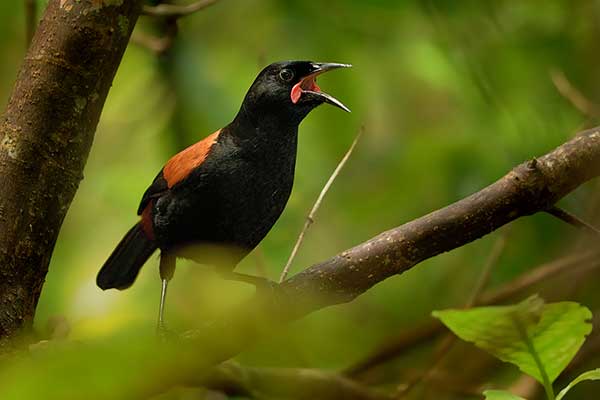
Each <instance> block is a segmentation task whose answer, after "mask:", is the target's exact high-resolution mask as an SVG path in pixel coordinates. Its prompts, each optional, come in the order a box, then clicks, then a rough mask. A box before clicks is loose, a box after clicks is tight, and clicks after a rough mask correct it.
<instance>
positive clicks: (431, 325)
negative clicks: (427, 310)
mask: <svg viewBox="0 0 600 400" xmlns="http://www.w3.org/2000/svg"><path fill="white" fill-rule="evenodd" d="M599 255H600V254H599V253H598V252H596V251H592V252H585V253H581V254H576V255H570V256H566V257H563V258H560V259H557V260H554V261H551V262H549V263H546V264H543V265H540V266H539V267H537V268H534V269H532V270H531V271H530V272H527V273H525V274H523V275H521V276H518V277H517V278H515V279H514V280H512V281H510V282H508V283H507V284H505V285H503V286H501V287H499V288H497V289H492V290H490V291H488V292H486V293H483V294H482V296H480V297H479V298H478V300H477V301H476V302H475V303H474V304H473V306H487V305H493V304H500V303H503V302H505V301H507V300H510V299H511V298H513V297H514V296H515V295H517V294H521V293H522V292H523V291H525V290H526V289H528V288H531V287H532V286H534V285H536V284H538V283H540V282H543V281H544V280H547V279H550V278H556V277H557V276H559V275H561V274H564V273H567V272H571V273H574V274H575V273H579V272H582V271H584V270H585V271H589V270H594V269H597V268H598V267H599V266H600V262H599V261H598V256H599ZM443 332H447V328H446V327H445V326H444V325H443V324H442V323H441V322H440V321H439V320H437V319H434V318H430V319H428V320H427V321H426V322H424V323H422V324H420V325H417V326H416V327H414V328H412V329H410V330H406V331H403V332H400V333H399V334H398V335H397V336H395V337H392V338H390V339H388V340H387V341H385V342H384V343H383V344H382V345H380V346H379V347H377V348H376V349H375V350H373V351H372V352H371V353H370V354H368V355H367V356H365V357H364V358H363V359H362V360H360V361H358V362H357V363H355V364H354V365H352V366H350V367H348V368H347V369H346V370H345V371H344V374H345V375H348V376H351V377H352V378H354V379H357V378H359V377H360V376H361V375H364V374H365V373H366V372H368V371H369V370H371V369H373V368H375V367H377V366H378V365H381V364H385V363H386V362H389V361H390V360H393V359H395V358H398V357H400V356H401V355H402V354H403V353H404V352H405V351H408V350H409V349H412V348H414V347H415V346H419V345H421V344H423V343H426V342H428V341H430V340H431V339H433V338H435V337H437V336H438V335H439V334H441V333H443Z"/></svg>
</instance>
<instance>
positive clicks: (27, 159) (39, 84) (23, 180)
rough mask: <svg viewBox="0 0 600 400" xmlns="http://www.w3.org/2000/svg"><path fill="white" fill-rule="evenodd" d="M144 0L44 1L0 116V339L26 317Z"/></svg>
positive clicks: (17, 329) (28, 323) (14, 330)
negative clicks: (23, 58) (21, 63)
mask: <svg viewBox="0 0 600 400" xmlns="http://www.w3.org/2000/svg"><path fill="white" fill-rule="evenodd" d="M141 3H142V1H141V0H121V1H100V2H99V1H97V0H50V1H49V3H48V6H47V9H46V11H45V12H44V16H43V18H42V21H41V22H40V25H39V27H38V29H37V30H36V32H35V35H34V37H33V40H32V43H31V46H30V47H29V51H28V53H27V56H26V57H25V61H24V63H23V65H22V67H21V70H20V71H19V74H18V77H17V81H16V84H15V86H14V89H13V92H12V94H11V96H10V100H9V103H8V106H7V108H6V112H5V113H4V116H3V118H2V119H1V121H0V187H1V188H2V192H1V193H0V345H5V344H7V339H9V338H10V337H12V336H14V335H15V334H16V333H18V332H21V331H24V330H27V328H28V327H30V326H31V322H32V320H33V316H34V313H35V307H36V305H37V301H38V298H39V295H40V292H41V289H42V285H43V283H44V279H45V276H46V272H47V271H48V264H49V262H50V257H51V255H52V251H53V249H54V244H55V242H56V238H57V236H58V232H59V230H60V227H61V225H62V222H63V219H64V217H65V214H66V212H67V210H68V208H69V206H70V204H71V201H72V199H73V196H74V195H75V191H76V190H77V187H78V185H79V182H80V180H81V179H82V173H83V168H84V166H85V163H86V160H87V156H88V153H89V151H90V147H91V145H92V140H93V137H94V131H95V129H96V125H97V123H98V119H99V118H100V113H101V111H102V108H103V105H104V101H105V99H106V96H107V94H108V91H109V88H110V86H111V84H112V80H113V77H114V75H115V73H116V71H117V67H118V66H119V63H120V61H121V58H122V56H123V53H124V51H125V48H126V46H127V43H128V41H129V36H130V35H131V31H132V29H133V26H134V25H135V23H136V21H137V17H138V16H139V14H140V12H141Z"/></svg>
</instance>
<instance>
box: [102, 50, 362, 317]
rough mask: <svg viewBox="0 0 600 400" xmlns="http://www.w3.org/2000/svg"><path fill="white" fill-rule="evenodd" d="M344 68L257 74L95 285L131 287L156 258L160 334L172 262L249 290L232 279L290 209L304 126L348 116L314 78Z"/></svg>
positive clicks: (162, 182)
mask: <svg viewBox="0 0 600 400" xmlns="http://www.w3.org/2000/svg"><path fill="white" fill-rule="evenodd" d="M346 67H350V65H348V64H338V63H316V62H311V61H283V62H277V63H274V64H271V65H269V66H267V67H266V68H265V69H263V70H262V71H261V72H260V73H259V74H258V77H257V78H256V79H255V81H254V83H253V84H252V86H250V89H249V90H248V93H247V94H246V97H245V98H244V101H243V102H242V106H241V108H240V110H239V112H238V113H237V115H236V116H235V118H234V119H233V121H232V122H231V123H230V124H229V125H227V126H225V127H224V128H222V129H220V130H218V131H216V132H214V133H213V134H211V135H209V136H208V137H206V138H205V139H203V140H201V141H200V142H198V143H196V144H194V145H192V146H190V147H188V148H186V149H185V150H183V151H182V152H180V153H178V154H176V155H175V156H173V157H172V158H171V159H170V160H169V161H168V162H167V163H166V164H165V166H164V167H163V169H162V170H161V171H160V172H159V173H158V175H157V176H156V178H155V179H154V181H153V182H152V184H151V185H150V187H149V188H148V189H147V190H146V192H145V193H144V195H143V197H142V201H141V203H140V206H139V208H138V212H137V213H138V215H140V216H141V219H140V221H139V222H138V223H137V224H135V225H134V226H133V228H131V229H130V230H129V232H127V234H126V235H125V237H124V238H123V239H122V240H121V242H120V243H119V244H118V245H117V247H116V248H115V250H114V251H113V252H112V254H111V255H110V257H109V258H108V260H107V261H106V262H105V263H104V266H103V267H102V269H101V270H100V272H99V273H98V277H97V280H96V282H97V284H98V286H99V287H100V288H102V289H111V288H116V289H126V288H128V287H129V286H131V285H132V284H133V282H134V280H135V278H136V277H137V275H138V272H139V270H140V268H141V267H142V266H143V265H144V263H145V262H146V260H147V259H148V258H149V257H150V256H151V255H152V254H153V253H154V251H155V250H157V249H160V252H161V253H160V267H159V268H160V275H161V279H162V292H161V302H160V310H159V328H162V327H163V315H164V303H165V296H166V290H167V284H168V282H169V281H170V279H171V278H172V277H173V274H174V270H175V260H176V257H185V258H190V259H192V260H194V261H196V262H199V263H202V264H212V265H215V266H216V267H217V270H218V271H220V272H221V273H224V274H227V275H229V276H232V275H236V276H237V277H238V279H243V280H247V281H253V280H254V279H252V278H253V277H248V276H245V275H244V276H242V275H241V274H235V273H233V272H232V271H233V269H234V268H235V266H236V265H237V264H238V263H239V262H240V261H241V260H242V258H244V257H245V256H246V255H247V254H248V253H249V252H250V251H251V250H252V249H253V248H255V247H256V246H257V245H258V243H259V242H260V241H261V240H262V239H263V238H264V237H265V235H266V234H267V233H268V232H269V230H270V229H271V227H272V226H273V224H274V223H275V221H277V219H278V218H279V216H280V215H281V213H282V211H283V209H284V207H285V205H286V203H287V201H288V198H289V196H290V192H291V190H292V185H293V181H294V169H295V164H296V147H297V146H296V144H297V140H298V125H299V124H300V122H301V121H302V120H303V119H304V117H306V115H307V114H308V113H309V112H310V111H311V110H313V109H314V108H315V107H317V106H319V105H321V104H323V103H329V104H332V105H334V106H336V107H339V108H341V109H342V110H345V111H348V112H349V111H350V110H349V109H348V108H347V107H346V106H345V105H343V104H342V103H341V102H340V101H338V100H337V99H335V98H334V97H332V96H330V95H328V94H327V93H324V92H322V91H321V89H320V88H319V86H317V84H316V78H317V76H318V75H320V74H322V73H324V72H326V71H329V70H332V69H337V68H346ZM256 279H258V278H256ZM253 283H256V282H253Z"/></svg>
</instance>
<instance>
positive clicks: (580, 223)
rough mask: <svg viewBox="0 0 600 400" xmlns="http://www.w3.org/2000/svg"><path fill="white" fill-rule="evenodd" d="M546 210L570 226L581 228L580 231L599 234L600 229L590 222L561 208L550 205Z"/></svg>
mask: <svg viewBox="0 0 600 400" xmlns="http://www.w3.org/2000/svg"><path fill="white" fill-rule="evenodd" d="M546 212H547V213H548V214H550V215H552V216H554V217H556V218H558V219H560V220H561V221H563V222H565V223H567V224H569V225H571V226H574V227H575V228H577V229H581V230H582V231H584V232H586V233H589V234H592V235H596V236H600V230H599V229H598V228H596V227H595V226H593V225H592V224H589V223H587V222H585V221H584V220H582V219H581V218H579V217H577V216H576V215H573V214H571V213H570V212H568V211H566V210H563V209H562V208H559V207H556V206H552V207H550V208H549V209H547V210H546Z"/></svg>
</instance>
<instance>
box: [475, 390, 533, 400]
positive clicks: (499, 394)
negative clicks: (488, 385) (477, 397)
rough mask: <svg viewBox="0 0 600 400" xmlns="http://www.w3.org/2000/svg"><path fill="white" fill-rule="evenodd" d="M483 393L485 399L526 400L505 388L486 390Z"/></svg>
mask: <svg viewBox="0 0 600 400" xmlns="http://www.w3.org/2000/svg"><path fill="white" fill-rule="evenodd" d="M483 395H484V396H485V400H526V399H524V398H522V397H519V396H517V395H514V394H512V393H510V392H507V391H504V390H486V391H485V392H483Z"/></svg>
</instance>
